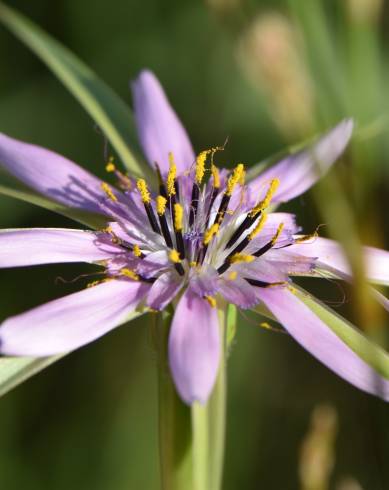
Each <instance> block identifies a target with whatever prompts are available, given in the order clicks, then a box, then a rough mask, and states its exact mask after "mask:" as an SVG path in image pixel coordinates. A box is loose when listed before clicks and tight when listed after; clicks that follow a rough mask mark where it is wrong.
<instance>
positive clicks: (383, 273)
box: [285, 237, 389, 285]
mask: <svg viewBox="0 0 389 490" xmlns="http://www.w3.org/2000/svg"><path fill="white" fill-rule="evenodd" d="M286 251H289V252H293V253H295V254H297V255H302V256H304V257H317V261H316V265H317V267H319V268H322V269H324V270H327V271H329V272H332V273H335V274H337V273H338V274H339V275H340V276H344V275H346V276H350V274H351V271H350V266H349V265H348V263H347V260H346V257H345V255H344V252H343V250H342V247H341V246H340V245H339V244H338V243H337V242H335V241H334V240H330V239H328V238H320V237H317V238H315V239H313V240H312V241H306V242H302V243H298V244H295V245H292V246H290V247H288V248H287V249H285V252H286ZM363 251H364V254H365V260H366V276H367V278H368V279H369V280H370V281H371V282H374V283H377V284H383V285H389V252H387V251H386V250H380V249H379V248H374V247H364V248H363Z"/></svg>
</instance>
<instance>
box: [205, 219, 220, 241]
mask: <svg viewBox="0 0 389 490" xmlns="http://www.w3.org/2000/svg"><path fill="white" fill-rule="evenodd" d="M218 232H219V225H218V223H215V224H213V225H212V226H211V227H210V228H208V230H207V231H206V232H205V233H204V239H203V244H204V245H208V244H209V243H210V241H211V240H212V238H213V237H214V236H215V235H217V233H218Z"/></svg>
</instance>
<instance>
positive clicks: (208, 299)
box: [204, 295, 216, 308]
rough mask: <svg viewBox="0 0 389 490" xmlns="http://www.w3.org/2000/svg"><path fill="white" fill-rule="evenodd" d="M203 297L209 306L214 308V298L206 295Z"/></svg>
mask: <svg viewBox="0 0 389 490" xmlns="http://www.w3.org/2000/svg"><path fill="white" fill-rule="evenodd" d="M204 299H205V300H207V301H208V304H209V306H210V307H211V308H216V299H215V298H214V297H213V296H209V295H206V296H204Z"/></svg>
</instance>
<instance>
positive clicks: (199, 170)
mask: <svg viewBox="0 0 389 490" xmlns="http://www.w3.org/2000/svg"><path fill="white" fill-rule="evenodd" d="M211 151H212V150H205V151H202V152H201V153H199V155H198V156H197V158H196V174H195V179H196V183H197V184H199V185H200V184H201V182H202V181H203V178H204V174H205V162H206V160H207V156H208V155H209V153H211Z"/></svg>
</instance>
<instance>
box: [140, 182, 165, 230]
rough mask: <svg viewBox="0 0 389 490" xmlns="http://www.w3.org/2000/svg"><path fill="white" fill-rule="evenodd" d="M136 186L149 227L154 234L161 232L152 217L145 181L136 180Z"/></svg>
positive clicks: (152, 212)
mask: <svg viewBox="0 0 389 490" xmlns="http://www.w3.org/2000/svg"><path fill="white" fill-rule="evenodd" d="M136 186H137V187H138V190H139V193H140V196H141V199H142V202H143V205H144V207H145V210H146V214H147V217H148V219H149V222H150V226H151V228H152V230H153V231H155V233H159V234H160V233H161V230H160V229H159V226H158V222H157V219H156V217H155V215H154V211H153V208H152V207H151V196H150V192H149V189H148V188H147V184H146V181H145V180H144V179H138V181H137V183H136Z"/></svg>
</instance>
